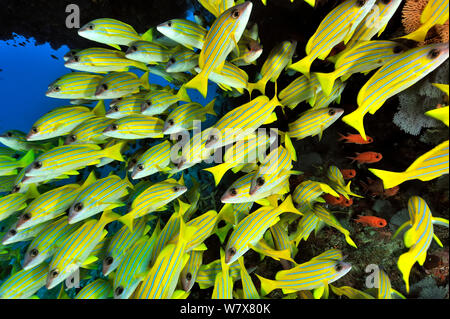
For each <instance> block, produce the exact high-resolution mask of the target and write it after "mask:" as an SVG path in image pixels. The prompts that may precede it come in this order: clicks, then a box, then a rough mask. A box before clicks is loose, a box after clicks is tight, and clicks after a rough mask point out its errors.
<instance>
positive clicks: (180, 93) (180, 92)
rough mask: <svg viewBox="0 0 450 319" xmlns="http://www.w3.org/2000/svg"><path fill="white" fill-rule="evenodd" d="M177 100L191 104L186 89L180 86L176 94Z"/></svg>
mask: <svg viewBox="0 0 450 319" xmlns="http://www.w3.org/2000/svg"><path fill="white" fill-rule="evenodd" d="M176 96H177V98H178V99H180V101H183V102H191V98H190V97H189V95H188V94H187V91H186V87H185V86H184V85H182V86H181V87H180V89H179V90H178V92H177V94H176Z"/></svg>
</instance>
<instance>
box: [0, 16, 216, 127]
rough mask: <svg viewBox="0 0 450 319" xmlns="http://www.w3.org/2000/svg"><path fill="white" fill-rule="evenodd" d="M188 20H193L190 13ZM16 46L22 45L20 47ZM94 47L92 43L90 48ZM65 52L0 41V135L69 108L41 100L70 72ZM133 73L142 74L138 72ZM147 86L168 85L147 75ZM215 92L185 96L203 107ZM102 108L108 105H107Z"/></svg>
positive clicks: (18, 39) (58, 101) (20, 40)
mask: <svg viewBox="0 0 450 319" xmlns="http://www.w3.org/2000/svg"><path fill="white" fill-rule="evenodd" d="M188 18H189V19H193V17H192V13H191V14H190V16H189V15H188ZM19 43H25V45H24V46H21V45H19ZM95 45H96V43H95V42H92V47H94V46H95ZM68 51H69V48H68V47H67V46H66V45H64V46H62V47H60V48H59V49H58V50H54V49H52V48H51V46H50V45H49V44H48V43H45V44H42V45H36V41H35V39H34V38H30V39H26V38H25V37H23V36H20V35H15V37H14V39H12V40H8V41H0V57H1V60H0V61H2V62H1V63H0V69H2V71H0V97H1V100H2V102H1V114H2V116H1V117H0V133H2V132H4V131H7V130H10V129H17V130H21V131H23V132H28V131H29V130H30V128H31V127H32V125H33V124H34V122H36V121H37V120H38V119H39V117H41V116H42V115H43V114H45V113H46V112H48V111H50V110H52V109H54V108H55V107H59V106H65V105H70V103H69V100H64V99H55V98H49V97H47V96H45V92H46V90H47V87H48V86H49V84H50V83H52V82H53V81H54V80H56V79H57V78H59V77H60V76H62V75H64V74H66V73H69V72H71V71H70V70H69V69H68V68H66V67H64V60H63V56H64V54H66V53H67V52H68ZM52 55H53V56H54V57H56V59H55V58H54V57H52ZM132 71H133V72H134V70H132ZM135 72H136V74H138V75H141V74H142V71H139V70H136V71H135ZM149 82H150V83H156V84H160V85H171V84H170V83H168V82H167V81H166V80H164V79H163V78H161V77H159V76H156V75H153V74H150V75H149ZM171 86H173V85H171ZM216 88H217V85H215V84H213V83H211V82H210V85H209V88H208V96H207V98H206V99H204V98H203V97H202V96H201V95H200V93H198V92H197V91H196V90H189V91H188V93H189V95H190V97H191V99H192V100H193V101H195V102H199V103H201V104H203V105H206V104H207V103H208V102H209V101H211V100H212V99H213V98H214V95H215V92H216ZM105 105H106V106H107V105H108V101H107V102H106V103H105ZM107 108H108V107H107Z"/></svg>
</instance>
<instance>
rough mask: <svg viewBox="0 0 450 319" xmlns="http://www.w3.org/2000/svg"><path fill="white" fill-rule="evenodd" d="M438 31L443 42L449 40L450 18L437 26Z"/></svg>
mask: <svg viewBox="0 0 450 319" xmlns="http://www.w3.org/2000/svg"><path fill="white" fill-rule="evenodd" d="M435 28H436V31H437V33H438V34H439V37H440V38H441V42H442V43H447V42H448V20H447V22H445V23H444V24H443V25H436V26H435Z"/></svg>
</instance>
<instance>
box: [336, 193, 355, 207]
mask: <svg viewBox="0 0 450 319" xmlns="http://www.w3.org/2000/svg"><path fill="white" fill-rule="evenodd" d="M341 197H342V202H340V203H339V206H341V207H350V206H352V205H353V198H351V197H350V198H349V199H347V198H345V197H344V196H342V195H341Z"/></svg>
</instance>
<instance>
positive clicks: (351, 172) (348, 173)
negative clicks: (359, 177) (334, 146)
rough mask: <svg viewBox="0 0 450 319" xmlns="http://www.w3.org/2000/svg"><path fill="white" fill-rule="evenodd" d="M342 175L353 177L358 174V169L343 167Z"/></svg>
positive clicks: (347, 177) (346, 177)
mask: <svg viewBox="0 0 450 319" xmlns="http://www.w3.org/2000/svg"><path fill="white" fill-rule="evenodd" d="M341 173H342V176H343V177H344V179H351V178H353V177H355V176H356V171H355V170H354V169H351V168H350V169H341Z"/></svg>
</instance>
